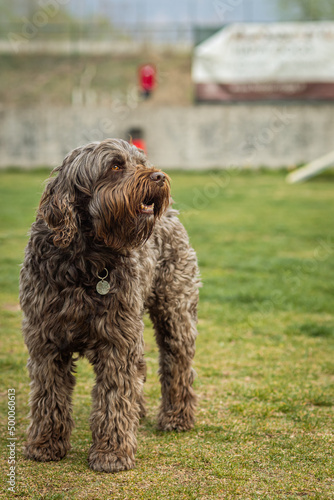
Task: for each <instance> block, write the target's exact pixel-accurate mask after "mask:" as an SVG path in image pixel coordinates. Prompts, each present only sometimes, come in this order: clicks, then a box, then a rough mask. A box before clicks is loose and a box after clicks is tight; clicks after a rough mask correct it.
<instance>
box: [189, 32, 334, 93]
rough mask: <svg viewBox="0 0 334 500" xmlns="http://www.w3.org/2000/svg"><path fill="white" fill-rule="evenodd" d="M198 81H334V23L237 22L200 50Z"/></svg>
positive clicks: (196, 63)
mask: <svg viewBox="0 0 334 500" xmlns="http://www.w3.org/2000/svg"><path fill="white" fill-rule="evenodd" d="M192 77H193V81H194V83H196V84H204V83H205V84H212V83H216V84H217V83H218V84H232V85H235V84H246V83H247V84H249V83H262V84H263V83H268V82H270V83H273V82H280V83H293V84H298V83H310V82H316V83H333V82H334V22H309V23H272V24H244V23H242V24H232V25H229V26H226V27H225V28H223V29H222V30H220V31H219V32H218V33H216V34H215V35H213V36H212V37H210V38H208V39H207V40H205V41H204V42H202V43H201V44H200V45H198V46H197V47H196V48H195V51H194V59H193V67H192Z"/></svg>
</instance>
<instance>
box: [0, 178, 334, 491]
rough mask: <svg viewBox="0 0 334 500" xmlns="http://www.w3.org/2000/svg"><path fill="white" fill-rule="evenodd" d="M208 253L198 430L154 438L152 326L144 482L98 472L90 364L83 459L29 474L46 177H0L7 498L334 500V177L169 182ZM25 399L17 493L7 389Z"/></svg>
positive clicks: (76, 450) (85, 371)
mask: <svg viewBox="0 0 334 500" xmlns="http://www.w3.org/2000/svg"><path fill="white" fill-rule="evenodd" d="M170 174H171V176H172V181H173V182H172V191H173V198H174V199H175V201H176V205H177V206H179V207H180V209H181V210H182V215H181V218H182V220H183V221H184V224H185V225H186V227H187V229H188V231H189V234H190V237H191V242H192V244H193V246H194V248H195V249H196V251H197V253H198V258H199V264H200V268H201V275H202V280H203V288H202V289H201V300H200V308H199V324H198V329H199V333H200V335H199V337H198V341H197V352H196V358H195V369H196V371H197V374H198V376H197V379H196V381H195V388H196V392H197V394H198V396H199V405H198V411H197V423H196V427H195V429H194V430H193V431H191V432H188V433H180V434H178V433H169V434H165V433H162V432H158V431H157V430H156V428H155V414H156V411H157V407H158V404H159V395H160V389H159V385H158V377H157V368H158V361H157V359H158V352H157V347H156V345H155V342H154V337H153V333H152V329H151V326H150V324H149V321H148V320H147V319H146V320H145V323H146V326H147V328H146V332H145V340H146V360H147V365H148V380H147V383H146V395H147V400H148V417H147V418H146V419H145V420H144V421H143V422H142V423H141V425H140V428H139V432H138V452H137V463H136V468H135V469H133V470H131V471H128V472H124V473H118V474H116V475H108V474H102V473H96V472H93V471H90V470H89V469H88V467H87V452H88V449H89V446H90V440H91V436H90V431H89V425H88V418H89V413H90V391H91V388H92V385H93V374H92V370H91V367H90V366H89V365H88V363H86V362H85V361H84V360H81V361H79V365H78V374H77V386H76V391H75V398H74V418H75V423H76V428H75V430H74V432H73V436H72V450H71V451H70V452H69V454H68V456H67V457H66V459H64V460H63V461H61V462H59V463H47V464H41V463H34V462H30V461H26V460H25V459H24V458H23V456H22V453H21V447H22V444H23V442H24V435H25V429H26V427H27V424H28V419H27V414H28V391H29V379H28V376H27V371H26V368H25V365H26V361H27V351H26V349H25V347H24V345H23V341H22V339H21V334H20V321H21V313H20V310H19V307H18V301H17V296H18V275H19V264H20V262H22V259H23V250H24V247H25V244H26V241H27V231H28V228H29V226H30V223H31V222H32V220H33V217H34V210H35V207H36V206H37V204H38V200H39V197H40V194H41V191H42V180H43V179H45V177H46V176H47V173H46V171H38V172H33V173H24V172H15V171H7V172H2V173H0V207H1V228H0V241H1V255H0V258H1V271H0V301H1V342H2V349H1V354H2V355H1V396H2V402H3V404H2V414H1V419H2V420H1V434H2V436H3V438H4V439H3V440H2V451H3V453H2V471H3V478H4V479H3V481H2V483H3V490H2V491H3V492H2V496H1V498H6V499H7V498H14V497H19V498H24V499H49V500H51V499H53V500H59V499H91V500H93V499H150V500H152V499H168V500H169V499H193V500H195V499H203V500H204V499H273V500H275V499H300V498H310V499H318V500H325V499H330V498H334V493H333V491H334V482H333V478H334V467H333V434H332V432H333V394H334V391H333V382H334V365H333V359H334V356H333V351H334V349H333V346H334V307H333V295H334V224H333V217H334V201H333V188H334V178H333V176H331V175H327V176H321V177H319V178H317V179H316V180H314V181H312V182H308V183H306V184H302V185H296V186H288V185H286V184H285V181H284V176H283V174H282V173H277V174H270V173H256V174H255V173H254V174H252V173H238V172H234V173H233V174H226V173H220V174H219V173H217V172H216V173H215V172H207V173H181V172H170ZM8 388H14V389H15V391H16V438H17V440H16V460H17V467H16V494H15V495H14V494H12V493H11V492H8V491H6V487H7V485H6V483H5V480H6V479H7V478H6V474H8V472H9V465H8V463H7V460H8V454H9V448H7V447H6V444H7V443H8V440H7V438H8V430H7V389H8Z"/></svg>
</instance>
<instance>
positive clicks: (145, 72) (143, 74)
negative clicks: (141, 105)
mask: <svg viewBox="0 0 334 500" xmlns="http://www.w3.org/2000/svg"><path fill="white" fill-rule="evenodd" d="M155 82H156V69H155V66H153V65H152V64H143V65H142V66H140V67H139V85H140V88H141V90H142V91H144V92H152V90H153V89H154V87H155Z"/></svg>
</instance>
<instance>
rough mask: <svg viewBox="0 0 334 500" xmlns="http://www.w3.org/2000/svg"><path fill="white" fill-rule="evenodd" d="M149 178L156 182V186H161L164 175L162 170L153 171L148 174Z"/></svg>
mask: <svg viewBox="0 0 334 500" xmlns="http://www.w3.org/2000/svg"><path fill="white" fill-rule="evenodd" d="M150 179H151V180H152V181H154V182H156V183H157V184H158V186H162V185H163V184H164V182H165V179H166V176H165V174H164V173H163V172H153V174H151V175H150Z"/></svg>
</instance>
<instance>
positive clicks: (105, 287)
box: [96, 269, 110, 295]
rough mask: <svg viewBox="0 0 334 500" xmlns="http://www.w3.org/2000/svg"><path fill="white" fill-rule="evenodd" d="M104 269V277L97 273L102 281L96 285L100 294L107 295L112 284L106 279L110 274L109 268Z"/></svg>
mask: <svg viewBox="0 0 334 500" xmlns="http://www.w3.org/2000/svg"><path fill="white" fill-rule="evenodd" d="M104 270H105V272H106V275H105V276H103V277H102V276H100V275H99V274H98V275H97V277H98V278H100V280H101V281H99V282H98V284H97V285H96V291H97V293H99V294H100V295H106V294H107V293H108V292H109V290H110V284H109V283H108V282H107V281H104V280H105V279H106V278H107V276H108V270H107V269H104Z"/></svg>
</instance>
